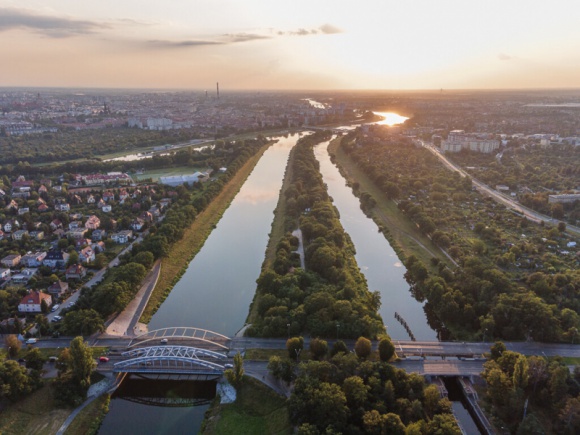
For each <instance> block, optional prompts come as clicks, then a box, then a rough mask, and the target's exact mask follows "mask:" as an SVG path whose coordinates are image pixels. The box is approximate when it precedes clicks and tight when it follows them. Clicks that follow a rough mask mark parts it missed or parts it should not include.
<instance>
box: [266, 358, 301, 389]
mask: <svg viewBox="0 0 580 435" xmlns="http://www.w3.org/2000/svg"><path fill="white" fill-rule="evenodd" d="M294 366H295V363H294V362H293V361H292V360H289V359H282V358H280V357H279V356H272V357H270V360H269V361H268V370H269V371H270V373H272V376H274V377H275V378H276V379H281V380H283V381H284V382H286V384H290V382H292V381H293V380H294V377H295V375H294Z"/></svg>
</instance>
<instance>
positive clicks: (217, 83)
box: [215, 82, 220, 100]
mask: <svg viewBox="0 0 580 435" xmlns="http://www.w3.org/2000/svg"><path fill="white" fill-rule="evenodd" d="M215 87H216V90H217V99H218V100H219V99H220V82H216V84H215Z"/></svg>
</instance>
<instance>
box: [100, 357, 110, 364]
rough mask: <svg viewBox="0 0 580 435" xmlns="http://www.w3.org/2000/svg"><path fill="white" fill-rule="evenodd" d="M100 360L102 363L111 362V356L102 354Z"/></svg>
mask: <svg viewBox="0 0 580 435" xmlns="http://www.w3.org/2000/svg"><path fill="white" fill-rule="evenodd" d="M99 362H102V363H106V362H109V358H108V357H106V356H100V357H99Z"/></svg>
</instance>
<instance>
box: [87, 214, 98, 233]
mask: <svg viewBox="0 0 580 435" xmlns="http://www.w3.org/2000/svg"><path fill="white" fill-rule="evenodd" d="M100 226H101V220H100V219H99V218H98V217H97V216H95V215H92V216H90V217H89V218H88V219H87V221H86V222H85V228H86V229H89V230H96V229H97V228H99V227H100Z"/></svg>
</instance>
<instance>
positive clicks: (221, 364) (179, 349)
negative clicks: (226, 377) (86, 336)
mask: <svg viewBox="0 0 580 435" xmlns="http://www.w3.org/2000/svg"><path fill="white" fill-rule="evenodd" d="M115 359H116V360H118V361H117V362H113V372H116V373H141V374H188V375H189V374H191V375H204V376H215V377H219V376H222V375H223V372H224V370H225V369H226V367H227V364H226V362H227V361H228V358H227V356H226V355H225V354H224V353H219V352H214V351H211V350H207V349H199V348H195V347H189V346H168V345H164V346H151V347H138V348H135V349H132V350H128V351H126V352H123V353H122V354H121V355H120V356H119V357H116V358H115Z"/></svg>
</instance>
